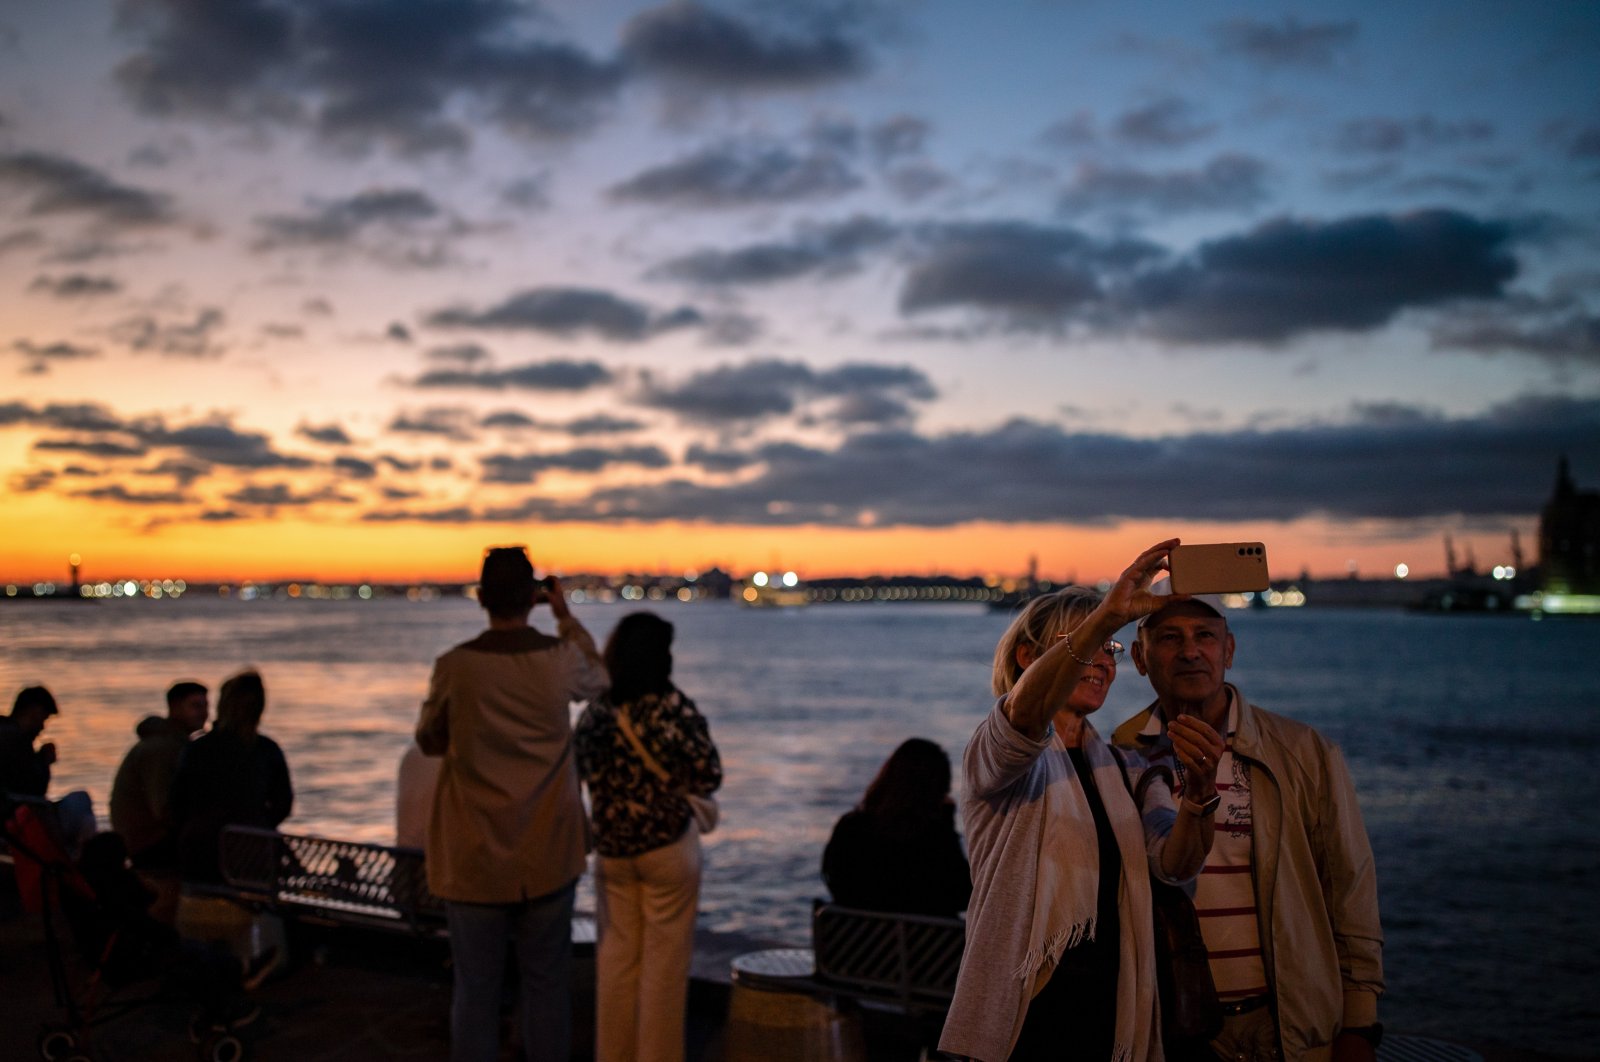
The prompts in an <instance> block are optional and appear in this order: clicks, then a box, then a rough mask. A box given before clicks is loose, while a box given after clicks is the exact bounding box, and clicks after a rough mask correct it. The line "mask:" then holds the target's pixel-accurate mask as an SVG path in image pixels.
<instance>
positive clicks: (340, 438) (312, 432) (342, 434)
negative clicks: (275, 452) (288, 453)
mask: <svg viewBox="0 0 1600 1062" xmlns="http://www.w3.org/2000/svg"><path fill="white" fill-rule="evenodd" d="M294 433H295V434H296V435H298V436H300V437H301V438H302V439H310V440H311V441H312V442H319V443H325V444H326V445H328V446H349V445H350V443H351V441H352V440H351V438H350V435H349V434H348V433H347V432H346V431H345V430H344V429H343V428H341V427H340V426H339V425H337V424H325V425H323V426H322V427H320V428H319V427H315V426H313V425H310V424H302V425H300V426H299V427H298V428H296V429H295V430H294Z"/></svg>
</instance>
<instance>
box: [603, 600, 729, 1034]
mask: <svg viewBox="0 0 1600 1062" xmlns="http://www.w3.org/2000/svg"><path fill="white" fill-rule="evenodd" d="M605 662H606V670H607V672H608V673H609V675H610V678H611V689H610V692H608V693H607V694H606V695H605V696H604V697H603V698H601V699H600V700H599V701H598V702H597V703H594V704H591V705H590V706H589V707H588V708H587V709H585V710H584V713H583V715H582V716H581V717H579V719H578V725H577V729H576V732H575V734H574V741H575V743H576V746H577V753H578V773H579V775H581V776H582V778H583V780H584V782H585V783H587V785H588V786H589V801H590V803H591V805H592V806H593V809H594V831H595V848H596V849H597V850H598V854H597V856H596V858H595V870H594V878H595V896H596V899H597V901H598V906H599V912H598V913H599V931H600V941H599V944H598V945H597V947H596V949H595V978H596V990H595V996H596V998H595V1022H596V1024H595V1058H596V1060H597V1062H634V1060H636V1059H637V1060H641V1062H679V1060H681V1059H682V1058H683V1054H684V1011H685V1008H686V1006H687V1004H688V992H689V963H690V959H691V958H692V957H693V953H694V917H695V907H696V905H697V904H698V902H699V897H700V870H701V855H700V831H699V828H698V823H697V820H696V818H695V816H694V814H693V809H692V808H691V806H690V802H689V794H694V795H696V796H706V795H708V794H710V793H711V792H713V791H715V790H716V789H717V788H718V787H719V786H720V785H721V784H722V759H721V757H720V755H719V754H718V753H717V747H716V745H714V744H712V742H711V732H710V730H709V728H708V727H707V726H706V720H705V716H703V715H701V714H700V712H699V711H698V710H697V709H696V708H695V706H694V702H693V701H691V700H690V699H689V698H688V697H686V696H684V694H683V693H682V692H681V691H679V689H678V688H677V686H675V685H673V682H672V624H670V623H668V622H667V621H666V620H664V619H661V618H660V617H658V616H655V615H652V614H651V613H648V612H635V613H632V614H631V615H627V616H624V617H622V620H621V622H619V623H618V624H617V626H616V629H615V630H613V631H612V632H611V637H610V639H608V640H607V642H606V651H605ZM647 758H648V762H647Z"/></svg>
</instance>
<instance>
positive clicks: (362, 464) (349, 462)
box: [333, 455, 378, 479]
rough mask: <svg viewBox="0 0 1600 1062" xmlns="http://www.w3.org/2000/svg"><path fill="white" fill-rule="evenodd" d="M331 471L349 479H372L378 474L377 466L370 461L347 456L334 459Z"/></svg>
mask: <svg viewBox="0 0 1600 1062" xmlns="http://www.w3.org/2000/svg"><path fill="white" fill-rule="evenodd" d="M333 470H334V471H335V472H338V473H340V474H341V475H344V476H348V477H350V478H351V479H372V478H374V477H375V476H377V474H378V466H377V465H375V464H373V463H372V462H371V461H363V460H362V459H361V458H359V457H350V456H348V455H345V456H340V457H335V458H334V459H333Z"/></svg>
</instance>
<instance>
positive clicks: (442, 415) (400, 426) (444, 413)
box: [388, 406, 477, 442]
mask: <svg viewBox="0 0 1600 1062" xmlns="http://www.w3.org/2000/svg"><path fill="white" fill-rule="evenodd" d="M473 427H474V420H473V416H472V411H471V410H468V409H461V408H459V407H441V406H435V407H434V408H432V409H424V410H420V411H417V412H414V413H397V414H396V415H395V417H394V419H393V420H391V421H389V427H388V430H389V431H391V432H395V433H397V434H401V435H442V436H443V437H445V438H447V439H454V440H456V441H457V442H466V441H469V440H471V439H475V438H477V435H476V434H475V433H474V431H473Z"/></svg>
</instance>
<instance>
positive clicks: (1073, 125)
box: [1040, 111, 1100, 148]
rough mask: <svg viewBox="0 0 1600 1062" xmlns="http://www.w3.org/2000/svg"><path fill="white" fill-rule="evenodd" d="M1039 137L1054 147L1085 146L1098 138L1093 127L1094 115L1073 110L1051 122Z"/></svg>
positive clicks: (1097, 133) (1098, 135)
mask: <svg viewBox="0 0 1600 1062" xmlns="http://www.w3.org/2000/svg"><path fill="white" fill-rule="evenodd" d="M1040 139H1041V140H1043V141H1044V142H1045V143H1046V144H1050V145H1052V146H1054V147H1063V148H1081V147H1087V146H1089V145H1090V144H1093V143H1095V142H1096V141H1098V140H1099V139H1100V134H1099V132H1098V131H1097V130H1096V128H1095V121H1094V115H1093V114H1090V113H1089V112H1088V111H1074V112H1073V113H1072V114H1070V115H1068V116H1067V117H1065V118H1061V119H1058V120H1056V121H1054V122H1051V123H1050V125H1049V126H1047V127H1046V128H1045V130H1044V132H1043V133H1041V134H1040Z"/></svg>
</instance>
